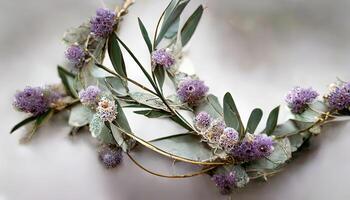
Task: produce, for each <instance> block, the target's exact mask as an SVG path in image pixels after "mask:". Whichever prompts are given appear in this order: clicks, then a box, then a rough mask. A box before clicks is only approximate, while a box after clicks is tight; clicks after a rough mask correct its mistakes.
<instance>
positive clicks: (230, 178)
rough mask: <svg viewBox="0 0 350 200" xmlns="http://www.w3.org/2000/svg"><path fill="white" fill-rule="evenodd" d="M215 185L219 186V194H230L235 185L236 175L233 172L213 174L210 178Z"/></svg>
mask: <svg viewBox="0 0 350 200" xmlns="http://www.w3.org/2000/svg"><path fill="white" fill-rule="evenodd" d="M211 180H212V181H214V183H215V185H216V186H217V187H218V188H219V190H220V192H221V194H224V195H226V194H230V193H231V191H232V189H233V188H234V187H235V185H236V176H235V173H234V172H229V173H227V174H214V175H213V176H212V178H211Z"/></svg>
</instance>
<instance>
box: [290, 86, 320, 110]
mask: <svg viewBox="0 0 350 200" xmlns="http://www.w3.org/2000/svg"><path fill="white" fill-rule="evenodd" d="M317 96H318V93H317V92H316V91H315V90H313V89H312V88H307V89H305V88H301V87H295V88H293V89H292V90H291V91H289V92H288V94H287V95H286V97H285V101H286V102H287V104H288V107H289V108H290V109H291V111H292V113H294V114H301V113H302V112H304V111H305V109H306V108H307V106H308V104H310V103H312V102H313V101H314V100H315V99H316V97H317Z"/></svg>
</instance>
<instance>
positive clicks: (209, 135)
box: [202, 119, 225, 146]
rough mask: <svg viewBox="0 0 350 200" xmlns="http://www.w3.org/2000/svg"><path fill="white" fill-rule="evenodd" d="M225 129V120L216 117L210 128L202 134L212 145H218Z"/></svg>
mask: <svg viewBox="0 0 350 200" xmlns="http://www.w3.org/2000/svg"><path fill="white" fill-rule="evenodd" d="M224 130H225V122H224V121H222V120H220V119H216V120H213V121H212V123H211V124H210V127H209V128H208V130H206V131H205V132H203V133H202V136H203V138H204V140H205V141H208V142H209V143H210V144H212V146H217V145H218V143H219V140H220V136H221V135H222V134H223V132H224Z"/></svg>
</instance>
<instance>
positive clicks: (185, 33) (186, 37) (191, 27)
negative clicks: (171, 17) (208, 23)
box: [181, 5, 204, 46]
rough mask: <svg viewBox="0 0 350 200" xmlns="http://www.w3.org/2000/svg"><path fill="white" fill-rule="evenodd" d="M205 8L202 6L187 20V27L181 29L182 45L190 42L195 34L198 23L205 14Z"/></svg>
mask: <svg viewBox="0 0 350 200" xmlns="http://www.w3.org/2000/svg"><path fill="white" fill-rule="evenodd" d="M203 10H204V9H203V6H202V5H200V6H199V7H198V8H197V9H196V10H195V11H194V13H193V14H192V15H191V16H190V17H189V18H188V19H187V21H186V23H185V25H184V26H183V27H182V29H181V43H182V46H185V45H186V44H187V43H188V41H190V39H191V37H192V35H193V33H194V32H195V30H196V28H197V26H198V23H199V21H200V19H201V17H202V14H203Z"/></svg>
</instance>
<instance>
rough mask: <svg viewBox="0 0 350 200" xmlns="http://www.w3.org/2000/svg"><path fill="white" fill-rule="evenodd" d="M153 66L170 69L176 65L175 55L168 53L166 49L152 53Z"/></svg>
mask: <svg viewBox="0 0 350 200" xmlns="http://www.w3.org/2000/svg"><path fill="white" fill-rule="evenodd" d="M151 59H152V65H153V66H154V67H156V66H157V65H159V66H161V67H164V68H166V69H169V68H170V67H171V66H172V65H174V64H175V59H174V57H173V55H171V54H170V53H169V52H167V51H166V50H165V49H159V50H156V51H154V52H152V56H151Z"/></svg>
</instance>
